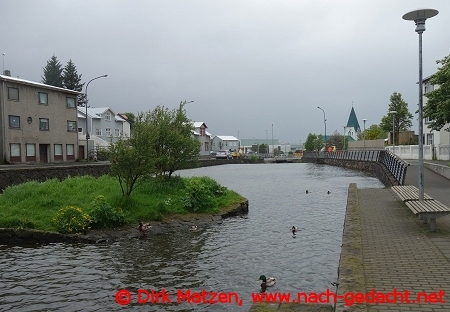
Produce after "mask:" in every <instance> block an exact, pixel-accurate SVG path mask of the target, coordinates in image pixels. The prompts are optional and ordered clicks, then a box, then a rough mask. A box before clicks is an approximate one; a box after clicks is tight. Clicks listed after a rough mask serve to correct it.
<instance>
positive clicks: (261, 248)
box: [0, 164, 383, 311]
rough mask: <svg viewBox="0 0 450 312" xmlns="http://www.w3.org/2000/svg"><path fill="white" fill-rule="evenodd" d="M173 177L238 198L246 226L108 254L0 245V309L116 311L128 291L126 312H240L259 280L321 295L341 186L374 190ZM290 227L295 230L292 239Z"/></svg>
mask: <svg viewBox="0 0 450 312" xmlns="http://www.w3.org/2000/svg"><path fill="white" fill-rule="evenodd" d="M181 175H183V176H189V175H200V176H201V175H209V176H211V177H212V178H214V179H216V180H217V181H218V182H219V183H220V184H222V185H224V186H226V187H228V188H230V189H233V190H235V191H237V192H238V193H240V194H242V195H243V196H245V197H246V198H247V199H248V200H249V205H250V211H249V214H248V217H247V218H241V217H236V218H230V219H227V220H225V221H224V222H223V224H222V225H212V226H211V227H208V228H205V229H204V230H202V231H199V232H195V233H191V232H188V231H186V232H183V233H177V234H174V235H158V236H154V237H149V238H148V239H145V240H126V241H125V240H124V241H120V242H116V243H114V244H110V245H80V244H51V245H46V246H15V247H1V246H0V250H1V251H2V252H1V253H0V287H1V289H2V294H0V301H1V302H2V309H4V310H11V311H15V310H20V311H61V310H69V311H76V310H80V311H81V310H83V311H105V310H122V308H121V307H119V306H118V305H117V304H116V302H115V293H116V292H117V290H119V289H128V290H129V291H130V292H131V293H132V294H133V295H134V297H133V303H132V304H131V309H133V310H139V311H194V310H195V311H226V310H236V311H247V310H248V308H249V307H250V305H251V302H250V294H251V292H254V291H259V284H260V282H258V281H257V280H256V279H257V278H258V277H259V276H260V275H261V274H264V275H268V276H276V277H277V284H276V285H275V286H274V287H273V288H272V289H271V290H272V291H281V292H299V291H323V290H325V289H326V288H328V287H329V285H330V284H329V283H330V282H331V281H335V279H336V277H337V266H338V261H339V253H340V245H341V236H342V226H343V219H344V213H345V205H346V200H347V189H348V184H349V183H351V182H355V183H357V184H358V187H360V188H365V187H383V185H382V184H381V183H379V182H378V181H377V180H376V179H374V178H371V177H367V176H365V175H364V174H361V173H359V172H356V171H347V170H344V169H342V168H337V167H329V166H318V165H313V164H283V165H264V164H262V165H226V166H217V167H208V168H198V169H194V170H185V171H182V172H181ZM306 189H308V190H309V191H310V194H306V193H305V190H306ZM328 190H330V191H331V194H330V195H328V194H326V192H327V191H328ZM293 225H295V226H297V227H298V228H299V229H300V231H299V232H298V233H297V235H295V238H293V235H292V233H291V232H290V228H291V227H292V226H293ZM140 288H145V289H147V290H151V289H155V290H160V289H162V288H164V289H166V290H168V291H170V292H171V293H172V294H176V292H177V290H178V289H182V290H187V289H191V290H192V291H201V290H203V289H205V290H208V291H227V292H237V293H238V294H239V296H240V297H241V298H242V299H243V300H244V305H243V306H242V307H237V306H236V305H207V304H204V305H186V304H180V305H178V304H172V305H149V304H146V305H138V304H136V298H135V297H136V292H137V290H138V289H140ZM172 299H173V300H176V296H175V295H173V297H172Z"/></svg>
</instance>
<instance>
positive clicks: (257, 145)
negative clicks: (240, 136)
mask: <svg viewBox="0 0 450 312" xmlns="http://www.w3.org/2000/svg"><path fill="white" fill-rule="evenodd" d="M253 138H254V139H255V140H256V152H257V153H258V154H259V143H258V139H257V138H255V137H253Z"/></svg>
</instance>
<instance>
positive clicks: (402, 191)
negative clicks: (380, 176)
mask: <svg viewBox="0 0 450 312" xmlns="http://www.w3.org/2000/svg"><path fill="white" fill-rule="evenodd" d="M392 190H393V191H394V192H395V193H396V194H397V195H398V196H399V197H400V199H401V200H402V201H403V202H404V203H405V204H406V206H408V208H409V209H410V210H411V211H412V212H413V213H414V215H416V216H419V218H420V219H421V220H422V222H423V223H427V219H428V218H429V219H430V231H431V232H435V231H436V218H439V217H443V216H445V215H448V214H450V208H449V207H447V206H446V205H444V204H443V203H441V202H440V201H437V200H434V199H433V198H432V197H430V196H428V195H427V194H424V195H423V197H424V198H423V199H424V200H423V201H419V190H418V189H417V187H415V186H412V185H397V186H393V187H392Z"/></svg>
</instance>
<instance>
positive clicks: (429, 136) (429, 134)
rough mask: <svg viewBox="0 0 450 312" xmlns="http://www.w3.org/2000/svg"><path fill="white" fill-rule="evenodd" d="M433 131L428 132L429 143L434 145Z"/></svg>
mask: <svg viewBox="0 0 450 312" xmlns="http://www.w3.org/2000/svg"><path fill="white" fill-rule="evenodd" d="M433 136H434V134H433V133H427V145H432V144H433Z"/></svg>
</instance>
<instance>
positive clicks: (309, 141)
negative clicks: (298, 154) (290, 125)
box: [304, 133, 323, 151]
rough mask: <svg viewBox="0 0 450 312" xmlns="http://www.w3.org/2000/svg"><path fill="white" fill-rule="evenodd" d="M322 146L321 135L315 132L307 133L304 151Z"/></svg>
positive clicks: (319, 148) (317, 149)
mask: <svg viewBox="0 0 450 312" xmlns="http://www.w3.org/2000/svg"><path fill="white" fill-rule="evenodd" d="M322 147H323V139H322V135H321V134H320V135H316V134H315V133H314V134H313V133H309V134H308V137H307V138H306V141H305V144H304V148H305V150H306V151H320V150H321V149H322Z"/></svg>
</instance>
